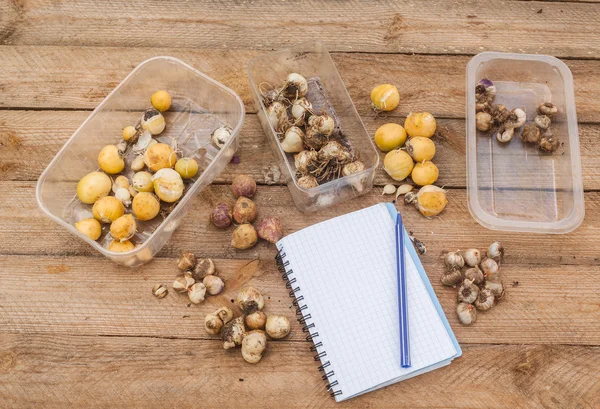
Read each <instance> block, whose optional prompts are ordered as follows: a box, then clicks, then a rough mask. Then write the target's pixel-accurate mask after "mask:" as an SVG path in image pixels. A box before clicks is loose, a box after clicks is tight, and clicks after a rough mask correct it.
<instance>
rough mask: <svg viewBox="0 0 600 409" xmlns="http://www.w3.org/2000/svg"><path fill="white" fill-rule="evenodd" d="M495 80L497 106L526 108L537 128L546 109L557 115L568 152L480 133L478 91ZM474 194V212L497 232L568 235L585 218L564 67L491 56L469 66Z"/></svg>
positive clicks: (557, 131) (540, 59)
mask: <svg viewBox="0 0 600 409" xmlns="http://www.w3.org/2000/svg"><path fill="white" fill-rule="evenodd" d="M482 78H488V79H489V80H491V81H492V82H493V83H494V84H495V86H496V88H497V94H496V98H495V100H494V103H495V104H504V105H505V106H506V107H507V108H509V109H514V108H522V109H524V110H525V112H526V113H527V122H530V121H532V120H533V119H534V118H535V116H536V115H537V114H536V109H537V107H538V105H539V104H541V103H544V102H552V103H554V104H555V105H556V106H557V107H558V114H557V115H556V116H555V117H554V118H553V120H552V128H551V129H552V132H553V134H554V135H557V136H558V137H559V140H560V141H561V142H562V144H561V146H560V147H559V148H558V150H557V151H555V152H554V153H552V154H550V153H544V152H542V151H540V150H539V149H538V148H537V147H536V146H534V145H531V144H525V143H522V142H521V140H520V133H521V132H520V131H519V132H515V135H514V137H513V139H512V140H511V141H510V142H509V143H507V144H502V143H500V142H498V141H497V140H496V138H495V137H494V136H490V133H489V132H480V131H477V130H476V128H475V86H476V85H477V82H478V81H479V80H480V79H482ZM466 116H467V190H468V202H469V210H470V211H471V214H472V215H473V217H474V218H475V219H476V220H477V221H478V222H479V223H480V224H482V225H483V226H485V227H487V228H489V229H495V230H512V231H522V232H538V233H568V232H570V231H572V230H574V229H575V228H576V227H577V226H579V224H580V223H581V222H582V220H583V217H584V211H585V207H584V199H583V185H582V178H581V157H580V152H579V134H578V130H577V115H576V113H575V98H574V92H573V77H572V75H571V71H570V70H569V68H568V67H567V66H566V65H565V64H564V63H563V62H562V61H560V60H559V59H557V58H554V57H550V56H544V55H527V54H506V53H496V52H485V53H481V54H478V55H476V56H475V57H473V58H472V59H471V61H470V62H469V64H468V65H467V113H466Z"/></svg>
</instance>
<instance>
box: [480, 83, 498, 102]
mask: <svg viewBox="0 0 600 409" xmlns="http://www.w3.org/2000/svg"><path fill="white" fill-rule="evenodd" d="M475 96H476V99H477V101H478V102H487V103H492V102H493V101H494V98H495V97H496V86H495V85H494V83H493V82H492V81H490V80H489V79H487V78H482V79H480V80H479V82H478V83H477V86H476V87H475Z"/></svg>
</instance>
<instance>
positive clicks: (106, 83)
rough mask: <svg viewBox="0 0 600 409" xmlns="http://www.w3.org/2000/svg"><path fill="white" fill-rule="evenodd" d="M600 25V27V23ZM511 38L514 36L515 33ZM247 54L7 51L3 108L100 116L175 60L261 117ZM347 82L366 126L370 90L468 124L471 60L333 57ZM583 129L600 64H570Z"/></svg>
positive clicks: (2, 52)
mask: <svg viewBox="0 0 600 409" xmlns="http://www.w3.org/2000/svg"><path fill="white" fill-rule="evenodd" d="M599 21H600V20H599ZM509 31H510V30H509ZM260 54H262V52H259V51H248V50H223V51H219V50H204V49H200V50H186V49H177V48H127V47H123V48H121V47H119V48H106V47H50V46H45V47H36V46H31V47H27V46H19V47H12V46H10V47H8V46H7V47H1V48H0V60H1V61H2V62H3V70H2V72H1V73H0V108H3V107H10V108H45V109H46V108H58V109H63V108H69V109H92V108H95V107H96V106H97V105H98V104H99V103H100V102H101V101H102V100H103V99H104V97H106V95H108V93H109V92H110V91H111V90H112V89H114V88H115V87H116V86H117V85H118V84H119V82H120V81H121V80H122V79H123V78H125V76H126V75H127V74H128V73H129V72H130V71H131V70H132V69H133V68H134V67H135V66H136V65H137V64H139V63H140V62H142V61H144V60H145V59H147V58H150V57H154V56H157V55H171V56H174V57H178V58H180V59H182V60H183V61H185V62H187V63H189V64H190V65H192V66H193V67H195V68H197V69H198V70H200V71H202V72H204V73H205V74H207V75H209V76H211V77H213V78H214V79H216V80H217V81H220V82H222V83H223V84H225V85H227V86H229V87H230V88H232V89H233V90H234V91H236V92H237V93H238V94H239V95H240V97H241V98H242V100H243V101H244V103H245V104H246V110H247V111H248V112H256V109H255V107H254V104H253V103H252V102H251V94H250V87H249V82H248V78H247V77H246V72H245V68H246V66H247V63H248V60H249V59H250V58H252V57H254V56H257V55H260ZM333 59H334V61H335V63H336V66H337V68H338V70H339V71H340V75H341V76H342V79H343V80H344V83H345V85H346V87H347V88H348V91H349V93H350V96H351V97H352V100H353V101H354V103H355V104H356V107H357V109H358V111H359V113H360V114H361V116H362V117H363V118H366V117H370V116H373V111H372V110H371V105H370V104H371V102H370V98H369V93H370V90H371V89H372V88H373V87H374V86H375V85H377V84H379V83H384V82H391V83H393V84H395V85H397V86H398V89H399V90H400V95H401V104H400V107H399V108H398V109H397V110H396V111H394V112H393V113H390V114H389V116H399V115H406V113H408V112H410V111H429V112H432V113H433V114H434V115H436V116H441V117H450V118H464V115H465V69H466V64H467V62H468V61H469V57H466V56H423V55H402V56H398V55H393V54H381V55H377V54H362V53H354V54H348V53H342V54H334V55H333ZM566 63H567V65H568V66H569V67H570V68H571V70H572V71H573V76H574V79H575V96H576V98H575V101H576V105H577V114H578V118H579V120H580V121H585V122H590V121H596V122H600V113H599V112H600V103H599V102H598V98H597V95H599V94H600V61H592V60H569V61H566Z"/></svg>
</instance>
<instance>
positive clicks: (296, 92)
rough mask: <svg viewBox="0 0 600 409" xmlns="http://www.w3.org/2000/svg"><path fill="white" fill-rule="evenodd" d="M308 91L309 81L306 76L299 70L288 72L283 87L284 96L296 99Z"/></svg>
mask: <svg viewBox="0 0 600 409" xmlns="http://www.w3.org/2000/svg"><path fill="white" fill-rule="evenodd" d="M307 93H308V81H306V78H304V76H302V75H300V74H298V73H297V72H292V73H291V74H288V76H287V78H286V80H285V86H284V88H283V96H285V97H286V98H291V99H296V98H301V97H303V96H305V95H306V94H307Z"/></svg>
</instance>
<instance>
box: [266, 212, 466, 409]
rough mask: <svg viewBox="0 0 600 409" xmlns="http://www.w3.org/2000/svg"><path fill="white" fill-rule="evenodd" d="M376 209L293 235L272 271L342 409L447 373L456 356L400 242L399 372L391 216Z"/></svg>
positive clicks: (409, 250) (416, 265)
mask: <svg viewBox="0 0 600 409" xmlns="http://www.w3.org/2000/svg"><path fill="white" fill-rule="evenodd" d="M396 214H397V213H396V209H395V208H394V206H393V205H391V204H390V205H386V204H383V203H382V204H377V205H375V206H371V207H368V208H366V209H362V210H359V211H356V212H353V213H349V214H346V215H343V216H339V217H336V218H333V219H330V220H327V221H324V222H321V223H318V224H315V225H313V226H311V227H308V228H306V229H303V230H300V231H298V232H296V233H293V234H291V235H289V236H287V237H285V238H283V239H282V240H280V241H279V242H278V243H277V248H278V250H279V255H278V256H277V263H278V266H279V270H280V271H281V273H282V276H283V278H284V280H286V285H287V287H288V288H289V289H290V296H292V297H294V298H295V300H294V306H296V308H297V309H296V313H297V315H298V317H299V319H298V320H299V321H300V323H301V324H302V325H303V330H304V331H305V332H306V333H307V340H308V341H312V342H313V343H314V345H312V347H311V350H312V351H314V352H315V360H320V361H321V366H320V367H319V370H320V371H322V372H323V380H325V381H326V382H327V388H328V390H329V391H330V393H331V394H332V395H333V396H334V397H335V399H336V401H338V402H340V401H343V400H346V399H349V398H352V397H355V396H358V395H360V394H363V393H366V392H370V391H373V390H375V389H379V388H382V387H384V386H387V385H391V384H393V383H396V382H400V381H403V380H405V379H408V378H411V377H414V376H417V375H420V374H422V373H425V372H429V371H432V370H434V369H437V368H440V367H442V366H444V365H448V364H449V363H450V362H451V361H452V359H454V358H456V357H458V356H460V355H461V353H462V352H461V349H460V346H459V345H458V342H457V341H456V338H455V337H454V334H453V332H452V330H451V328H450V325H449V324H448V321H447V320H446V317H445V315H444V312H443V311H442V308H441V306H440V304H439V302H438V300H437V297H436V296H435V293H434V292H433V289H432V287H431V284H430V283H429V280H428V278H427V275H426V274H425V271H424V270H423V266H422V265H421V262H420V261H419V258H418V256H417V254H416V252H415V250H414V248H413V246H412V244H411V241H410V239H409V238H408V234H407V233H406V231H404V234H405V240H404V242H405V257H406V277H407V294H408V298H407V299H408V318H409V326H410V349H411V360H412V367H411V368H401V367H400V338H399V321H398V297H397V294H398V293H397V291H398V287H397V272H396V264H395V260H396V250H395V245H396V241H395V233H394V224H395V215H396Z"/></svg>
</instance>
